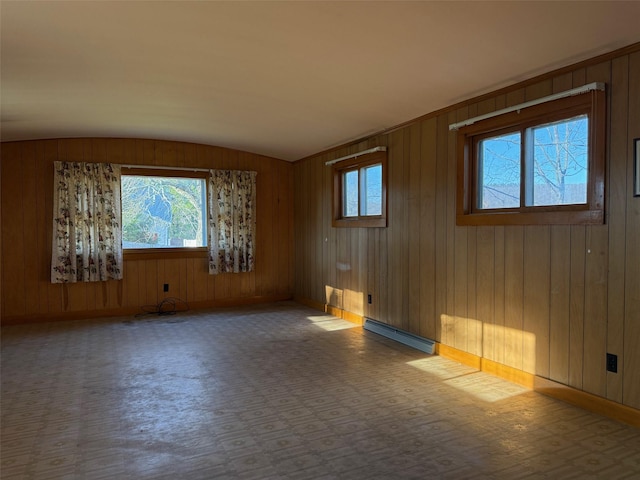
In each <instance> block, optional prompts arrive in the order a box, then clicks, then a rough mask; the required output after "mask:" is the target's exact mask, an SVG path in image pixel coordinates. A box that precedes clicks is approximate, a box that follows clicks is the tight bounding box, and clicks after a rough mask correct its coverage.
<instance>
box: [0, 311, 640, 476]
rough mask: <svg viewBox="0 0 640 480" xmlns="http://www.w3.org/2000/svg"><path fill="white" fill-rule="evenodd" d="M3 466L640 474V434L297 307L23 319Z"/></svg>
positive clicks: (8, 355)
mask: <svg viewBox="0 0 640 480" xmlns="http://www.w3.org/2000/svg"><path fill="white" fill-rule="evenodd" d="M1 400H2V403H1V407H2V438H1V458H0V468H1V470H0V476H1V478H2V479H4V480H17V479H91V480H94V479H95V480H100V479H158V480H159V479H163V480H164V479H166V480H169V479H172V480H173V479H188V480H197V479H218V478H219V479H279V478H287V479H440V478H442V479H465V478H469V479H490V478H495V479H518V478H532V479H535V478H550V479H565V478H575V479H588V478H602V479H618V478H620V479H621V478H629V479H631V478H636V479H638V478H640V430H638V429H635V428H633V427H630V426H626V425H623V424H620V423H617V422H615V421H612V420H608V419H606V418H603V417H600V416H598V415H595V414H592V413H589V412H586V411H583V410H580V409H578V408H574V407H572V406H569V405H566V404H564V403H561V402H559V401H556V400H553V399H551V398H547V397H545V396H542V395H539V394H537V393H534V392H530V391H527V390H525V389H523V388H521V387H519V386H517V385H513V384H510V383H508V382H505V381H502V380H500V379H497V378H495V377H492V376H490V375H487V374H484V373H479V372H477V371H474V370H473V369H471V368H469V367H466V366H463V365H460V364H457V363H455V362H453V361H450V360H447V359H443V358H440V357H437V356H428V355H426V354H423V353H422V352H419V351H416V350H412V349H410V348H408V347H405V346H403V345H400V344H397V343H394V342H392V341H389V340H386V339H384V338H382V337H379V336H377V335H375V334H373V333H370V332H364V331H363V330H362V328H361V327H358V326H355V325H354V324H351V323H348V322H345V321H343V320H339V319H336V318H335V317H331V316H328V315H322V314H320V313H319V312H316V311H314V310H311V309H308V308H306V307H303V306H300V305H298V304H295V303H292V302H284V303H279V304H275V305H264V306H253V307H246V308H239V309H222V310H215V311H206V312H202V311H200V312H188V313H185V314H180V315H176V316H163V317H143V318H137V319H136V318H133V317H127V318H115V319H114V318H111V319H98V320H86V321H77V322H54V323H44V324H38V325H30V326H16V327H7V328H5V329H3V335H2V399H1Z"/></svg>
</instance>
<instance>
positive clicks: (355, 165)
mask: <svg viewBox="0 0 640 480" xmlns="http://www.w3.org/2000/svg"><path fill="white" fill-rule="evenodd" d="M378 164H380V165H381V166H382V190H381V212H382V213H381V214H380V215H361V207H362V205H361V204H362V202H361V198H360V189H361V188H362V175H361V174H360V171H361V170H362V169H364V168H367V167H370V166H372V165H378ZM331 169H332V176H333V215H332V222H331V225H332V226H333V227H336V228H340V227H350V228H357V227H365V228H383V227H386V226H387V152H386V151H380V152H373V153H368V154H365V155H362V156H358V157H355V158H350V159H347V160H343V161H341V162H338V163H334V164H333V165H332V167H331ZM350 171H357V172H358V215H357V216H351V217H346V216H344V213H343V212H344V183H343V178H344V174H345V173H347V172H350Z"/></svg>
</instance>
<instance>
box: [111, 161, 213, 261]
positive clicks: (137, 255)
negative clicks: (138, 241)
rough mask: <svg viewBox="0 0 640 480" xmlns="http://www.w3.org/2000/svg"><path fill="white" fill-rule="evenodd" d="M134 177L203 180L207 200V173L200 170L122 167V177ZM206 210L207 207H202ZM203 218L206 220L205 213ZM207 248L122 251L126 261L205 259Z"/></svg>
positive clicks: (207, 252)
mask: <svg viewBox="0 0 640 480" xmlns="http://www.w3.org/2000/svg"><path fill="white" fill-rule="evenodd" d="M125 175H134V176H142V177H183V178H203V179H205V180H207V181H205V188H206V189H207V191H206V192H205V198H208V197H207V196H208V189H209V182H208V179H209V176H210V175H209V172H208V171H201V170H195V171H190V170H177V169H176V170H172V169H169V168H153V167H123V168H122V176H125ZM204 208H205V209H207V210H208V208H209V207H208V205H206V202H205V205H204ZM205 218H207V215H206V212H205ZM205 228H206V226H205ZM208 255H209V247H207V246H203V247H164V248H125V249H123V259H124V260H125V261H126V260H154V259H167V258H207V256H208Z"/></svg>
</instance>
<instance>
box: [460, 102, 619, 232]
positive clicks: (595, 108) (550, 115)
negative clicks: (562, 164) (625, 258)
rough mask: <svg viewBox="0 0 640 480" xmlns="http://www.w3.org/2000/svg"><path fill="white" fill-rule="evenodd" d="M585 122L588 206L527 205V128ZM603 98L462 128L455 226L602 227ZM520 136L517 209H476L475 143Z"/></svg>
mask: <svg viewBox="0 0 640 480" xmlns="http://www.w3.org/2000/svg"><path fill="white" fill-rule="evenodd" d="M578 115H587V117H588V133H587V135H588V150H587V152H588V153H587V154H588V175H587V186H586V194H587V200H586V203H580V204H571V205H545V206H527V205H525V192H524V184H525V183H526V182H527V181H531V180H530V179H526V178H525V175H526V168H525V164H524V163H525V162H524V158H525V152H524V150H525V149H526V148H527V146H525V142H526V141H527V140H524V139H525V137H526V135H525V132H526V130H527V129H528V128H531V127H534V126H537V125H544V124H548V123H551V122H556V121H561V120H568V119H571V118H572V117H575V116H578ZM606 116H607V112H606V94H605V92H604V91H601V90H593V91H590V92H588V93H583V94H580V95H575V96H572V97H566V98H561V99H559V100H554V101H550V102H546V103H541V104H538V105H535V106H532V107H528V108H526V109H523V110H521V111H513V112H510V113H506V114H504V115H499V116H496V117H492V118H488V119H485V120H482V121H479V122H477V123H474V124H472V125H469V126H465V127H462V128H461V129H460V130H458V134H457V158H458V161H457V192H456V194H457V199H456V200H457V204H456V223H457V225H550V224H602V223H604V218H605V214H604V199H605V195H604V174H605V151H606V148H605V141H606ZM510 132H514V133H517V132H520V133H521V138H522V139H523V140H522V147H521V148H522V153H521V178H520V207H517V208H502V209H486V208H485V209H483V208H479V207H478V205H477V201H478V198H479V195H478V190H479V174H478V168H479V165H478V164H479V161H478V152H477V150H478V144H479V142H480V141H481V140H483V139H486V138H488V137H491V136H495V135H500V134H503V133H504V134H506V133H510Z"/></svg>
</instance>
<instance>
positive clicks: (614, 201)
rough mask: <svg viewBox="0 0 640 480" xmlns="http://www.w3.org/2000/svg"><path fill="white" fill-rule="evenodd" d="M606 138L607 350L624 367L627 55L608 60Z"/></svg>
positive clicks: (618, 385)
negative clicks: (611, 86) (609, 78)
mask: <svg viewBox="0 0 640 480" xmlns="http://www.w3.org/2000/svg"><path fill="white" fill-rule="evenodd" d="M611 75H612V78H611V83H612V84H613V85H615V86H616V88H615V89H614V90H612V91H611V97H610V98H611V102H610V109H609V111H610V114H609V118H610V123H609V131H608V133H607V137H608V138H610V139H611V141H610V142H609V156H608V159H609V162H608V166H609V170H608V172H607V187H606V188H607V190H606V191H607V192H608V198H607V200H606V205H608V209H607V211H608V215H607V224H608V225H609V228H608V230H609V239H608V242H609V272H608V279H607V290H608V292H607V300H608V302H607V323H608V325H607V352H609V353H613V354H614V355H617V356H618V363H619V364H620V366H619V368H620V369H621V371H624V370H625V368H624V365H623V364H622V363H623V362H624V318H625V314H624V304H625V275H624V273H625V254H626V241H625V240H626V199H627V195H628V193H629V192H628V191H627V158H628V155H627V152H628V147H627V144H628V143H630V142H627V128H628V122H627V114H628V102H629V58H628V57H622V58H618V59H616V60H614V61H613V62H612V68H611ZM606 375H607V398H608V399H610V400H614V401H616V402H622V375H620V374H619V373H612V372H607V373H606Z"/></svg>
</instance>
